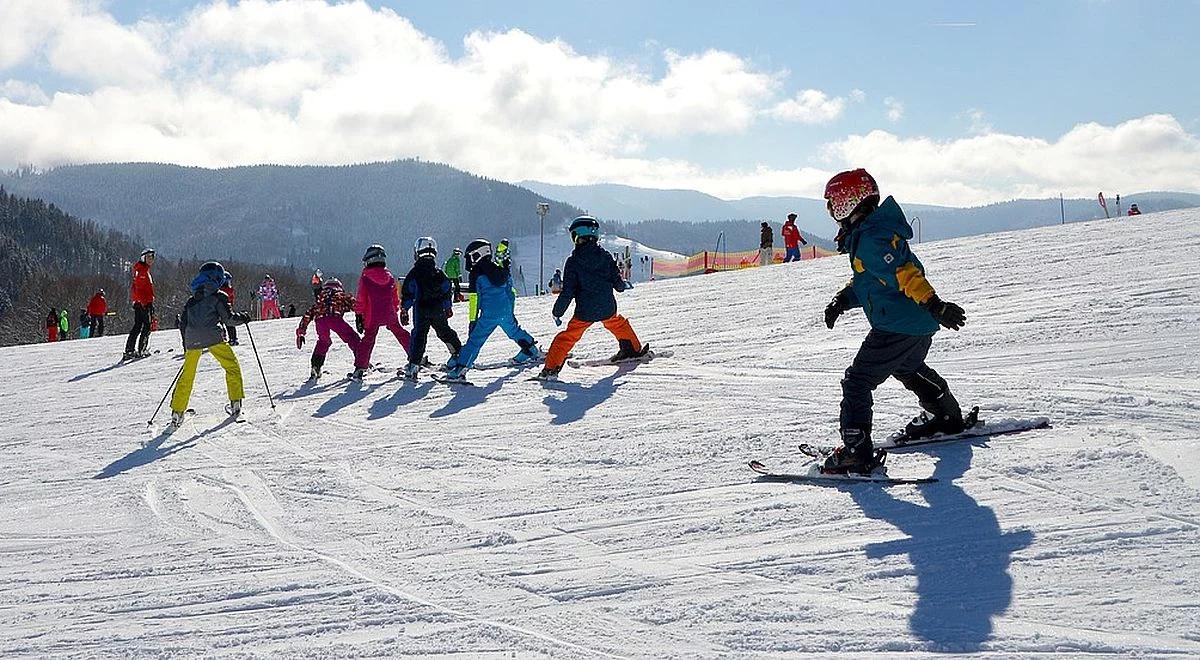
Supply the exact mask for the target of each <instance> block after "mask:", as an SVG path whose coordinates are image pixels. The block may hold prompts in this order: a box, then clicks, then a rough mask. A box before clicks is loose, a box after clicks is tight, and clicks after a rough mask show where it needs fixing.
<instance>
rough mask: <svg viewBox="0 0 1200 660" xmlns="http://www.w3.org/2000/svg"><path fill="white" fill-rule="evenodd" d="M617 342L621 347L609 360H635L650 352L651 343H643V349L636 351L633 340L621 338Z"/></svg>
mask: <svg viewBox="0 0 1200 660" xmlns="http://www.w3.org/2000/svg"><path fill="white" fill-rule="evenodd" d="M617 343H618V345H619V346H620V349H619V350H618V351H617V352H616V353H615V354H614V355H613V356H612V357H610V358H608V361H609V362H621V361H622V360H634V359H637V358H640V357H642V356H644V355H645V354H646V353H648V352H650V344H642V350H640V351H635V350H633V342H631V341H629V340H628V339H620V340H618V342H617Z"/></svg>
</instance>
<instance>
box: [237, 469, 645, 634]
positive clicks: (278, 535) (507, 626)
mask: <svg viewBox="0 0 1200 660" xmlns="http://www.w3.org/2000/svg"><path fill="white" fill-rule="evenodd" d="M219 481H220V483H221V485H222V486H224V487H225V488H227V489H229V490H230V491H232V492H233V493H234V494H235V495H237V496H238V499H239V500H241V501H242V504H243V505H244V506H245V507H246V509H247V510H248V511H250V513H251V514H252V515H253V516H254V519H255V520H257V521H258V524H259V525H262V528H263V529H264V530H266V531H267V533H268V534H270V535H271V537H272V538H274V539H275V540H276V541H277V542H279V543H281V544H283V545H286V546H287V547H289V548H292V549H293V550H296V551H298V552H302V553H304V554H307V555H311V556H314V557H316V558H318V559H320V560H321V561H324V562H326V563H329V564H333V565H334V566H337V567H338V568H341V569H342V570H344V571H345V572H347V573H349V574H351V575H353V576H354V577H357V578H358V579H360V580H363V581H364V582H369V583H371V584H373V585H375V586H377V587H379V588H380V589H383V590H384V591H386V592H388V593H390V594H392V595H394V596H399V597H400V598H404V599H406V600H411V601H413V602H416V603H420V604H422V605H425V606H426V607H431V608H433V609H436V610H439V611H441V612H445V613H446V614H450V615H452V616H456V617H459V618H463V619H467V620H469V621H474V622H476V623H482V624H484V625H488V626H492V627H494V628H500V629H503V630H508V631H510V632H515V633H517V634H520V635H525V636H526V637H533V638H535V639H540V640H542V641H544V642H549V643H551V644H556V645H558V646H563V647H565V648H569V649H573V650H575V651H582V652H584V653H590V654H592V655H596V656H600V657H605V658H624V657H625V656H620V655H615V654H612V653H608V652H605V651H600V650H597V649H591V648H588V647H586V646H580V645H578V644H575V643H572V642H568V641H566V640H564V639H559V638H557V637H553V636H551V635H547V634H545V633H540V632H538V631H536V630H530V629H529V628H522V627H521V626H518V625H515V624H511V623H505V622H503V621H495V620H492V619H487V618H483V617H479V616H476V615H474V614H471V613H469V612H463V611H461V610H457V609H454V608H453V607H448V606H446V605H441V604H439V603H435V602H433V601H431V600H427V599H425V598H422V597H420V596H417V595H416V594H413V593H409V592H407V591H404V590H403V589H400V588H399V587H395V586H392V585H390V584H388V583H387V582H384V581H383V580H379V579H376V578H373V577H371V576H370V575H367V574H366V573H365V572H363V571H361V570H359V569H357V568H355V567H354V566H351V565H350V564H349V563H347V562H346V561H344V560H342V559H339V558H337V557H334V556H333V555H330V554H326V553H324V552H321V551H320V550H315V549H313V548H306V547H304V546H302V545H300V544H299V543H296V542H294V541H289V540H288V539H287V538H285V537H284V534H283V532H282V531H281V530H279V529H278V528H277V527H276V526H275V523H274V522H273V521H272V520H270V519H269V518H268V517H267V516H265V515H263V513H262V512H260V511H259V510H258V507H256V506H255V505H254V503H253V502H252V501H251V499H250V497H249V496H248V495H246V492H245V491H243V490H242V489H241V488H239V487H238V486H237V485H236V484H231V483H229V482H228V481H224V480H219Z"/></svg>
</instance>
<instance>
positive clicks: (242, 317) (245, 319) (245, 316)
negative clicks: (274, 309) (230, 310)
mask: <svg viewBox="0 0 1200 660" xmlns="http://www.w3.org/2000/svg"><path fill="white" fill-rule="evenodd" d="M233 317H234V318H236V319H237V320H239V321H241V322H242V325H246V324H248V323H250V312H237V313H235V314H234V315H233Z"/></svg>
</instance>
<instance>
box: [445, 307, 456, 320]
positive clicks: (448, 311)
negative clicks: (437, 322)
mask: <svg viewBox="0 0 1200 660" xmlns="http://www.w3.org/2000/svg"><path fill="white" fill-rule="evenodd" d="M453 316H454V308H453V307H447V308H446V318H451V317H453Z"/></svg>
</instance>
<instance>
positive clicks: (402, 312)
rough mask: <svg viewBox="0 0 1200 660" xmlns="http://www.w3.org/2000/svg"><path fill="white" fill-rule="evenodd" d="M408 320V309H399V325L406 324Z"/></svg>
mask: <svg viewBox="0 0 1200 660" xmlns="http://www.w3.org/2000/svg"><path fill="white" fill-rule="evenodd" d="M408 321H409V319H408V310H407V309H402V310H400V325H408Z"/></svg>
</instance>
